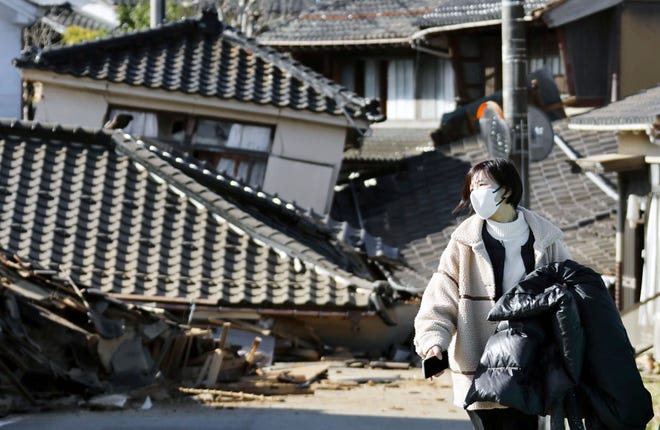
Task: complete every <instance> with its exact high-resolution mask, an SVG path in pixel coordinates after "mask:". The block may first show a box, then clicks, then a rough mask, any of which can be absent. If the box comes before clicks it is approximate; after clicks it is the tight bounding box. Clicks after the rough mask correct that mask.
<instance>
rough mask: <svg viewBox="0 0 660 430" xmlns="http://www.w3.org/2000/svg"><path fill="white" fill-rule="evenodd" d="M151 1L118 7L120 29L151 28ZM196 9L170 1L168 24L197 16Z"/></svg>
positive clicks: (122, 4)
mask: <svg viewBox="0 0 660 430" xmlns="http://www.w3.org/2000/svg"><path fill="white" fill-rule="evenodd" d="M149 9H150V5H149V0H138V2H137V3H136V4H134V5H131V4H129V3H128V2H122V3H119V4H118V5H117V18H118V19H119V27H120V28H121V29H122V30H124V31H134V30H142V29H144V28H148V27H149V21H150V15H149ZM196 13H197V11H196V9H195V8H194V7H186V6H184V5H181V4H179V3H177V2H173V1H168V2H166V4H165V19H166V20H167V21H168V22H172V21H176V20H178V19H181V18H185V17H190V16H194V15H196Z"/></svg>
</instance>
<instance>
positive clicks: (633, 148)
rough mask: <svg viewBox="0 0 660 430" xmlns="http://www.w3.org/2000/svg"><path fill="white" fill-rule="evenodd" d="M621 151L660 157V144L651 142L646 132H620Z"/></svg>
mask: <svg viewBox="0 0 660 430" xmlns="http://www.w3.org/2000/svg"><path fill="white" fill-rule="evenodd" d="M619 152H620V153H622V154H635V155H647V156H653V157H660V145H658V144H655V143H651V140H650V139H649V136H648V135H647V134H646V133H644V132H630V131H627V132H626V131H623V132H619Z"/></svg>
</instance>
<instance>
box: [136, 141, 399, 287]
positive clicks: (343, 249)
mask: <svg viewBox="0 0 660 430" xmlns="http://www.w3.org/2000/svg"><path fill="white" fill-rule="evenodd" d="M149 150H150V151H152V152H153V153H155V154H156V155H158V156H159V157H160V158H162V159H163V160H165V161H167V162H168V163H170V164H171V165H172V166H174V167H176V168H177V169H179V170H181V171H182V172H184V173H185V174H186V175H188V176H190V177H191V178H193V179H195V180H196V181H197V182H199V183H200V184H202V185H204V186H205V187H206V188H208V189H209V190H212V191H214V192H216V193H217V194H218V195H221V196H222V197H223V199H225V200H227V201H228V202H230V203H232V204H235V205H236V206H239V207H240V208H241V209H243V210H244V211H246V212H247V213H249V214H250V215H252V216H253V217H254V218H255V219H256V220H259V221H260V222H262V223H263V224H266V225H269V226H271V227H273V228H275V229H277V230H279V231H283V232H286V233H287V234H288V235H290V236H291V237H293V238H295V239H296V240H297V241H299V242H301V243H304V244H306V245H307V246H309V247H310V248H312V249H314V250H316V252H318V253H319V254H321V255H323V256H324V257H325V258H327V259H328V260H329V261H331V262H333V263H334V264H336V265H337V266H339V267H341V268H343V269H344V270H347V271H349V272H351V273H354V274H358V275H361V276H365V277H369V276H370V275H369V269H368V268H367V267H365V261H366V260H365V258H364V257H368V258H371V259H375V260H377V259H382V260H385V261H389V262H393V261H396V260H397V259H398V250H397V249H396V248H393V247H391V246H389V245H388V244H386V243H383V241H382V239H381V238H378V237H374V236H372V235H370V234H369V233H367V232H366V231H365V230H364V229H359V228H354V227H352V226H350V225H349V224H348V223H347V222H345V221H344V222H340V221H337V220H334V219H332V218H331V217H330V216H329V215H325V216H324V215H321V214H317V213H316V212H314V211H313V210H309V209H305V208H302V207H301V206H298V205H297V204H296V203H295V202H288V201H283V200H282V199H281V198H280V197H279V196H278V195H277V194H274V195H273V194H270V193H268V192H266V191H263V190H261V189H255V188H253V187H251V186H249V185H247V184H245V183H242V182H241V180H240V179H235V178H231V177H225V176H223V175H222V174H219V173H217V172H215V171H214V169H213V167H211V166H207V165H204V164H201V163H200V161H199V160H196V159H195V158H193V157H191V156H189V155H184V154H173V153H169V152H165V151H162V150H160V149H159V148H157V147H156V146H150V147H149Z"/></svg>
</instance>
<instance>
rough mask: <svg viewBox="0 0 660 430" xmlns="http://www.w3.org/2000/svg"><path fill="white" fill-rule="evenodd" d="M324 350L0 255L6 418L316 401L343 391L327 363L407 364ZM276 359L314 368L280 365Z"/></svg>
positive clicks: (1, 380)
mask: <svg viewBox="0 0 660 430" xmlns="http://www.w3.org/2000/svg"><path fill="white" fill-rule="evenodd" d="M230 332H231V335H230ZM262 341H263V344H262ZM319 343H320V340H319V339H317V338H315V336H313V333H311V332H310V331H309V330H307V329H304V328H302V329H301V327H300V326H299V325H296V324H293V323H290V322H288V320H287V319H280V320H277V321H276V322H275V323H274V324H271V327H270V328H269V329H264V328H260V326H258V325H257V324H254V323H250V322H248V321H241V320H222V319H215V318H207V319H206V321H205V324H199V323H197V324H189V323H187V322H186V323H183V322H181V321H180V319H179V317H177V316H176V315H175V314H172V313H170V311H168V310H165V309H163V308H159V307H154V306H147V305H145V304H141V305H138V304H132V303H127V302H124V301H121V300H118V299H116V298H113V297H111V296H110V295H108V294H106V293H104V292H101V291H100V290H97V289H93V288H89V287H84V286H80V285H76V283H75V282H74V281H73V280H72V279H71V278H70V277H69V276H68V275H67V274H66V271H65V270H53V269H48V268H43V267H39V266H38V265H36V264H35V263H32V262H27V261H25V260H23V259H21V258H19V257H16V256H12V255H9V254H7V253H4V252H2V251H0V416H3V415H6V414H8V413H10V412H26V411H39V410H47V409H53V408H60V407H88V408H93V409H99V408H102V409H117V408H118V409H123V408H126V407H131V406H136V405H137V406H139V407H140V408H143V409H144V408H150V407H151V405H152V400H162V399H174V398H177V397H189V398H192V399H193V400H195V401H197V402H200V403H204V404H207V405H210V406H213V405H215V404H220V403H226V402H230V401H236V400H239V401H244V400H255V399H256V400H260V399H263V398H264V396H273V395H290V394H311V393H313V388H312V384H314V387H315V388H319V389H337V387H335V385H333V384H328V381H327V380H326V379H327V370H328V367H329V366H330V363H328V362H325V363H324V362H323V361H324V360H327V359H329V360H331V361H333V362H334V364H333V366H344V365H345V366H350V367H355V366H361V367H362V366H368V367H373V368H384V369H388V368H390V369H403V368H407V367H409V365H410V363H408V362H406V361H405V360H400V361H402V362H393V361H392V362H389V361H369V360H366V359H363V360H355V359H354V358H353V357H352V355H351V354H350V351H344V355H343V356H337V355H336V354H337V353H338V352H340V351H339V350H335V351H333V352H334V353H335V357H334V358H332V357H331V356H320V354H321V353H322V352H323V348H320V347H319ZM265 344H268V345H265ZM260 345H261V348H260ZM287 351H288V354H286V352H287ZM292 351H293V352H292ZM398 352H399V354H397V355H400V353H401V351H398ZM283 353H284V355H282V354H283ZM340 355H341V354H340ZM405 355H407V354H405ZM275 356H279V358H281V357H285V358H296V359H298V360H300V359H301V358H303V359H304V361H307V364H304V363H298V364H296V365H294V364H292V363H289V364H284V365H283V366H282V365H281V364H280V365H274V364H273V360H274V358H275ZM319 360H320V361H319ZM289 361H290V360H289ZM309 361H316V363H309ZM345 388H346V386H345V385H341V386H340V387H339V389H345Z"/></svg>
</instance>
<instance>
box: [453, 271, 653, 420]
mask: <svg viewBox="0 0 660 430" xmlns="http://www.w3.org/2000/svg"><path fill="white" fill-rule="evenodd" d="M488 319H489V320H491V321H501V322H500V324H499V325H498V327H497V330H496V331H495V333H494V334H493V336H492V337H491V338H490V339H489V341H488V343H487V345H486V349H485V351H484V353H483V355H482V357H481V361H480V364H479V366H478V368H477V371H476V374H475V377H474V380H473V382H472V386H471V387H470V390H469V391H468V394H467V396H466V399H465V407H467V406H469V405H470V404H472V403H474V402H477V401H491V402H497V403H500V404H502V405H504V406H508V407H512V408H515V409H518V410H520V411H523V412H525V413H528V414H533V415H552V418H553V419H552V422H553V428H555V426H559V427H561V428H563V417H564V416H565V417H567V418H568V419H569V422H570V423H571V428H581V423H580V422H579V421H580V420H579V419H577V418H584V419H585V422H586V424H587V428H589V429H622V430H623V429H630V430H632V429H640V430H642V429H644V428H645V426H646V423H648V421H650V420H651V418H652V417H653V407H652V403H651V395H650V394H649V392H648V391H647V390H646V389H645V388H644V385H643V383H642V379H641V376H640V374H639V371H638V370H637V366H636V363H635V353H634V349H633V347H632V346H631V344H630V340H629V339H628V335H627V333H626V330H625V328H624V326H623V323H622V321H621V317H620V315H619V312H618V310H617V308H616V306H615V304H614V301H613V300H612V298H611V296H610V294H609V292H608V291H607V289H606V288H605V285H604V284H603V281H602V278H601V277H600V275H599V274H598V273H596V272H594V271H593V270H591V269H590V268H588V267H585V266H582V265H580V264H578V263H576V262H574V261H571V260H566V261H564V262H561V263H553V264H549V265H547V266H544V267H541V268H538V269H536V270H535V271H534V272H532V273H530V274H529V275H528V276H527V277H526V278H525V279H524V280H523V281H521V282H520V283H519V284H518V285H517V286H516V287H515V288H513V289H512V290H510V291H508V292H507V293H506V294H504V295H503V296H502V297H501V298H500V299H499V300H498V301H497V303H496V304H495V306H494V307H493V309H492V310H491V312H490V313H489V315H488Z"/></svg>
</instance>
